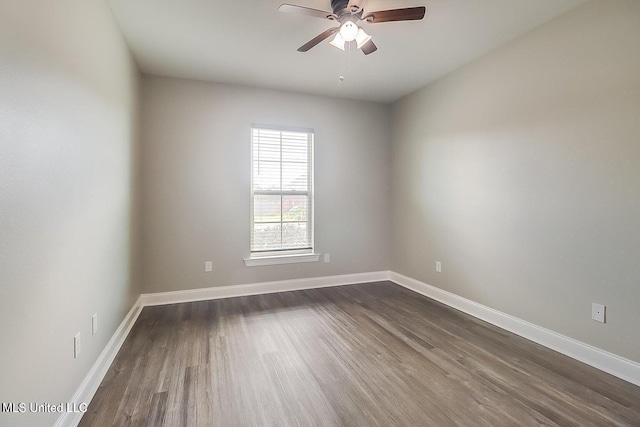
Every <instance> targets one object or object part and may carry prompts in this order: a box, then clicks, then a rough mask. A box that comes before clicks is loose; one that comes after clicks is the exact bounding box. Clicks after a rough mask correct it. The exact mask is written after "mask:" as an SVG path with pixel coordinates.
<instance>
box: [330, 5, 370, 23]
mask: <svg viewBox="0 0 640 427" xmlns="http://www.w3.org/2000/svg"><path fill="white" fill-rule="evenodd" d="M348 6H349V0H331V10H333V13H334V15H336V16H337V17H338V20H339V21H340V22H342V21H343V18H347V17H351V16H355V17H356V18H357V19H360V18H361V17H362V10H361V11H359V12H358V13H356V14H352V13H351V11H350V10H349V9H348Z"/></svg>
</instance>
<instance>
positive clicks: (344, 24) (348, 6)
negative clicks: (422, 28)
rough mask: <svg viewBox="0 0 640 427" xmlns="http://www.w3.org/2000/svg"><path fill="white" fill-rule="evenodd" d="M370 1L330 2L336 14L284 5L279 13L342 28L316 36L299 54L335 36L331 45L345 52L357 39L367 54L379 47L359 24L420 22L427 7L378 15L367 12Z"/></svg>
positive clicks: (394, 10) (300, 48) (336, 0)
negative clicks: (345, 48) (335, 22)
mask: <svg viewBox="0 0 640 427" xmlns="http://www.w3.org/2000/svg"><path fill="white" fill-rule="evenodd" d="M366 2H367V0H331V9H332V11H333V12H325V11H323V10H318V9H311V8H308V7H303V6H296V5H293V4H283V5H281V6H280V8H278V10H279V11H280V12H288V13H297V14H299V15H306V16H313V17H316V18H322V19H329V20H332V21H337V22H339V23H340V26H338V27H333V28H329V29H328V30H327V31H325V32H323V33H322V34H320V35H318V36H316V37H314V38H313V39H312V40H310V41H309V42H307V43H305V44H303V45H302V46H300V47H299V48H298V52H307V51H308V50H309V49H311V48H312V47H314V46H316V45H317V44H319V43H320V42H322V41H324V40H325V39H327V38H329V37H331V36H332V35H334V34H335V37H334V38H333V40H332V41H331V45H332V46H335V47H337V48H338V49H342V50H344V47H345V44H346V43H348V42H352V41H354V40H355V42H356V44H357V46H358V49H360V50H362V52H363V53H364V54H365V55H369V54H370V53H373V52H375V51H376V50H378V47H377V46H376V45H375V44H374V43H373V40H371V36H370V35H369V34H367V33H366V32H365V31H364V29H362V27H360V26H359V25H358V23H359V22H361V21H364V22H368V23H371V24H377V23H380V22H393V21H417V20H420V19H422V18H424V15H425V13H426V10H427V9H426V8H425V7H424V6H419V7H408V8H404V9H390V10H379V11H377V12H365V11H364V5H365V3H366Z"/></svg>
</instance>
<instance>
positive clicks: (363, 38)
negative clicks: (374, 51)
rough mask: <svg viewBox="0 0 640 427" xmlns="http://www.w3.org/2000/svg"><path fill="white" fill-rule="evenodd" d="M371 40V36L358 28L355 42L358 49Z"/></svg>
mask: <svg viewBox="0 0 640 427" xmlns="http://www.w3.org/2000/svg"><path fill="white" fill-rule="evenodd" d="M369 40H371V36H370V35H369V34H367V33H366V31H365V30H363V29H362V28H358V35H357V36H356V43H357V44H358V49H362V46H364V45H365V44H367V43H369Z"/></svg>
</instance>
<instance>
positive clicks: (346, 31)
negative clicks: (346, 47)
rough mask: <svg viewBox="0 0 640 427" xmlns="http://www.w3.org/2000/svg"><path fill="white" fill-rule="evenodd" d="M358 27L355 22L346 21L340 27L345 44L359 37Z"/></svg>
mask: <svg viewBox="0 0 640 427" xmlns="http://www.w3.org/2000/svg"><path fill="white" fill-rule="evenodd" d="M358 29H359V28H358V26H357V25H356V24H355V22H353V21H345V22H344V24H342V25H341V26H340V36H342V39H343V40H344V41H345V42H352V41H354V40H355V39H356V37H357V36H358Z"/></svg>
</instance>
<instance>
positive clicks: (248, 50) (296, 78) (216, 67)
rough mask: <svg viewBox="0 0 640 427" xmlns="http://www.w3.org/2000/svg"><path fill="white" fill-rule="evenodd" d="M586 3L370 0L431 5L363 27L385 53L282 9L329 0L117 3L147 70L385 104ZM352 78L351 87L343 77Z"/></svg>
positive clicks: (326, 5) (380, 4) (374, 5)
mask: <svg viewBox="0 0 640 427" xmlns="http://www.w3.org/2000/svg"><path fill="white" fill-rule="evenodd" d="M585 1H586V0H369V1H368V2H367V4H366V7H365V11H375V10H382V9H395V8H402V7H410V6H423V5H424V6H426V7H427V15H426V17H425V19H424V20H422V21H413V22H391V23H381V24H366V23H365V24H362V26H363V27H364V28H365V30H366V31H367V32H368V33H369V34H371V35H372V36H373V40H374V41H375V43H376V44H377V46H378V51H377V52H374V53H373V54H371V55H369V56H365V55H363V54H362V52H360V51H357V50H355V47H354V48H353V51H352V52H351V53H349V52H342V51H340V50H338V49H336V48H334V47H332V46H331V45H329V41H330V39H328V40H326V41H324V42H323V43H321V44H320V45H318V46H316V47H315V48H313V49H311V50H310V51H309V52H307V53H300V52H297V51H296V49H297V48H298V47H300V46H301V45H303V44H304V43H306V42H307V41H309V40H310V39H312V38H313V37H315V36H316V35H318V34H320V33H321V32H323V31H324V30H326V29H327V28H330V27H332V26H335V25H336V24H335V23H334V22H332V21H329V20H323V19H318V18H313V17H307V16H300V15H295V14H287V13H281V12H278V7H279V6H280V4H281V3H284V2H287V3H292V4H298V5H301V6H305V7H311V8H315V9H322V10H327V11H330V10H331V8H330V0H236V1H232V0H133V1H132V0H109V2H110V5H111V8H112V10H113V12H114V15H115V17H116V20H117V21H118V23H119V25H120V27H121V29H122V31H123V33H124V35H125V37H126V39H127V42H128V43H129V46H130V47H131V50H132V52H133V55H134V56H135V58H136V60H137V62H138V64H139V66H140V68H141V69H142V71H143V72H144V73H147V74H154V75H161V76H170V77H181V78H187V79H197V80H205V81H213V82H219V83H234V84H242V85H249V86H259V87H265V88H274V89H284V90H291V91H297V92H306V93H313V94H324V95H330V96H340V97H347V98H354V99H363V100H371V101H380V102H391V101H395V100H397V99H399V98H401V97H402V96H404V95H406V94H408V93H411V92H413V91H414V90H416V89H418V88H420V87H422V86H424V85H426V84H427V83H429V82H431V81H433V80H435V79H437V78H439V77H441V76H443V75H445V74H447V73H448V72H451V71H453V70H455V69H456V68H458V67H460V66H461V65H463V64H465V63H467V62H469V61H471V60H473V59H475V58H478V57H479V56H481V55H483V54H485V53H487V52H489V51H490V50H492V49H495V48H496V47H498V46H501V45H503V44H505V43H507V42H508V41H510V40H513V39H514V38H516V37H518V36H520V35H522V34H524V33H525V32H527V31H529V30H531V29H533V28H535V27H537V26H539V25H541V24H543V23H545V22H547V21H549V20H551V19H553V18H554V17H556V16H559V15H561V14H563V13H565V12H567V11H569V10H570V9H573V8H574V7H576V6H578V5H580V4H582V3H584V2H585ZM340 75H344V76H345V80H344V82H340V81H339V76H340Z"/></svg>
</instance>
